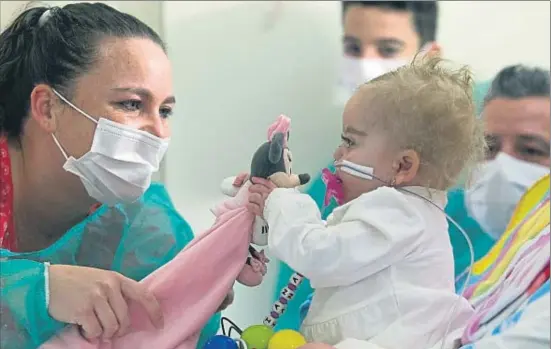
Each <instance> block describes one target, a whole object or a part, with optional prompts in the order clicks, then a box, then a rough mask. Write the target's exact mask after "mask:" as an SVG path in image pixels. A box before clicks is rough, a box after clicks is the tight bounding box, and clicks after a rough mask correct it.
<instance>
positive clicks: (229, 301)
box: [216, 288, 235, 313]
mask: <svg viewBox="0 0 551 349" xmlns="http://www.w3.org/2000/svg"><path fill="white" fill-rule="evenodd" d="M234 296H235V293H234V292H233V288H232V289H231V290H230V292H228V294H227V295H226V298H224V301H223V302H222V304H220V307H218V310H217V311H216V312H217V313H218V312H221V311H222V310H226V309H227V308H228V307H229V306H230V305H231V304H232V303H233V298H234Z"/></svg>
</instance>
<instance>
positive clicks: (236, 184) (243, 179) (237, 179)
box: [233, 172, 249, 188]
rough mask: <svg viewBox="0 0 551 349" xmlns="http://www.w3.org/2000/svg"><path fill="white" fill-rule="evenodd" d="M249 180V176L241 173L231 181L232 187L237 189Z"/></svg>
mask: <svg viewBox="0 0 551 349" xmlns="http://www.w3.org/2000/svg"><path fill="white" fill-rule="evenodd" d="M247 179H249V174H248V173H247V172H242V173H240V174H238V175H237V177H235V180H234V181H233V186H234V187H237V188H241V186H242V185H243V184H244V183H245V182H246V181H247Z"/></svg>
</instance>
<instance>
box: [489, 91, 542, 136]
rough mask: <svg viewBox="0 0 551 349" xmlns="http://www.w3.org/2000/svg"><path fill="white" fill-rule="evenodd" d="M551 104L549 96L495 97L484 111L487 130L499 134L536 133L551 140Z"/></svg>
mask: <svg viewBox="0 0 551 349" xmlns="http://www.w3.org/2000/svg"><path fill="white" fill-rule="evenodd" d="M550 106H551V104H550V99H549V98H547V97H530V98H521V99H505V98H498V99H494V100H492V101H490V102H488V103H487V104H486V106H485V107H484V110H483V111H482V115H483V117H484V121H485V123H486V132H487V133H489V134H493V135H497V136H517V135H536V136H540V137H544V138H545V139H546V140H549V138H550V132H551V131H550V129H549V127H550V125H549V124H550V122H551V116H550V115H551V111H550Z"/></svg>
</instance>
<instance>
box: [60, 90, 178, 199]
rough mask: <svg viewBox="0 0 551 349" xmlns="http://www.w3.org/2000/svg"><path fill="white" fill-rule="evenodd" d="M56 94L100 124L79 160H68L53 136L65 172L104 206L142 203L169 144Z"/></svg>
mask: <svg viewBox="0 0 551 349" xmlns="http://www.w3.org/2000/svg"><path fill="white" fill-rule="evenodd" d="M54 93H55V94H56V95H57V96H58V97H59V98H60V99H62V100H63V101H64V102H65V103H67V104H68V105H70V106H71V107H72V108H73V109H75V110H76V111H78V112H79V113H80V114H82V115H83V116H85V117H86V118H87V119H89V120H90V121H92V122H94V123H96V124H97V126H96V130H95V132H94V139H93V140H92V147H91V149H90V151H89V152H87V153H86V154H84V155H83V156H81V157H80V158H78V159H75V158H74V157H72V156H68V155H67V153H66V151H65V150H64V149H63V147H62V146H61V144H60V143H59V141H58V139H57V137H56V136H55V135H53V134H52V136H53V138H54V141H55V143H56V144H57V146H58V148H59V150H60V151H61V153H62V154H63V156H64V157H65V159H66V161H65V164H64V165H63V169H65V171H67V172H71V173H72V174H74V175H76V176H78V177H79V178H80V180H81V181H82V184H83V185H84V188H86V191H87V192H88V195H90V196H91V197H92V198H94V199H96V200H98V201H99V202H101V203H102V204H106V205H109V206H113V205H115V204H117V203H124V202H126V203H129V202H134V201H136V200H138V199H139V198H140V197H141V196H142V195H143V194H144V193H145V191H146V190H147V188H148V187H149V185H150V184H151V176H152V175H153V173H154V172H156V171H158V170H159V165H160V162H161V160H162V159H163V156H164V154H165V153H166V150H167V147H168V142H169V140H168V139H162V138H159V137H156V136H154V135H152V134H151V133H149V132H146V131H142V130H138V129H134V128H131V127H129V126H126V125H123V124H119V123H117V122H114V121H111V120H108V119H105V118H100V119H99V120H95V119H94V118H93V117H91V116H90V115H88V114H87V113H85V112H84V111H82V110H81V109H79V108H78V107H76V106H75V105H73V104H72V103H71V102H69V101H68V100H67V99H66V98H65V97H63V96H62V95H61V94H59V93H58V92H57V91H55V90H54Z"/></svg>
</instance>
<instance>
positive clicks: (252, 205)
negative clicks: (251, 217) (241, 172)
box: [247, 177, 277, 217]
mask: <svg viewBox="0 0 551 349" xmlns="http://www.w3.org/2000/svg"><path fill="white" fill-rule="evenodd" d="M251 182H252V185H251V186H250V187H249V193H250V194H249V203H248V204H247V209H248V210H249V211H250V212H251V213H254V214H255V215H257V216H260V217H262V216H263V215H264V203H265V202H266V199H267V198H268V196H269V195H270V193H271V192H272V191H273V190H274V189H276V188H277V187H276V186H275V184H274V183H272V182H271V181H270V180H267V179H264V178H257V177H254V178H252V180H251Z"/></svg>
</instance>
